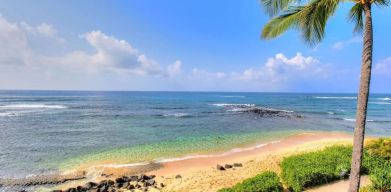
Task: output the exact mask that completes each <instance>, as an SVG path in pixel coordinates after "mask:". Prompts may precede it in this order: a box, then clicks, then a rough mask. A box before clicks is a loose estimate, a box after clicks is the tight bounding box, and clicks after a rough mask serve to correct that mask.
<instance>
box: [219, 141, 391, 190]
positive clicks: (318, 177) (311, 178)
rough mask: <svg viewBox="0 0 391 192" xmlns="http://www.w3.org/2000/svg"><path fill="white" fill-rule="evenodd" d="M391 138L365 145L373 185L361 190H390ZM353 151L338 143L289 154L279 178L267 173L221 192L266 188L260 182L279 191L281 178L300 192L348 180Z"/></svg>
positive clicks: (365, 163) (366, 165)
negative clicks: (320, 148)
mask: <svg viewBox="0 0 391 192" xmlns="http://www.w3.org/2000/svg"><path fill="white" fill-rule="evenodd" d="M390 141H391V139H376V140H371V141H369V142H368V144H367V145H366V147H365V150H364V157H363V167H362V169H361V170H362V174H368V175H369V177H370V180H371V183H372V184H371V185H370V186H367V187H365V188H363V189H361V190H362V191H381V192H386V191H390V190H391V161H390V158H389V157H390V155H391V151H390V145H389V142H390ZM351 154H352V146H349V145H335V146H331V147H327V148H325V149H323V150H320V151H314V152H307V153H302V154H297V155H293V156H288V157H286V158H284V159H283V160H282V162H281V164H280V167H281V174H280V176H281V178H280V179H279V178H278V176H277V175H276V174H275V173H270V172H265V173H262V174H260V175H257V176H256V177H254V178H250V179H247V180H245V181H243V182H242V183H239V184H237V185H235V186H233V187H232V188H226V189H222V190H220V192H246V191H263V189H264V188H260V187H259V186H260V185H264V186H267V187H268V189H273V190H269V191H279V189H280V188H279V187H280V186H281V184H280V181H281V182H282V183H283V184H284V186H285V188H287V189H289V190H290V191H294V192H300V191H303V190H304V189H307V188H311V187H314V186H319V185H322V184H327V183H330V182H333V181H337V180H341V179H345V178H347V177H348V176H349V174H350V168H351ZM262 175H267V176H262ZM272 175H273V176H272ZM271 185H272V186H271ZM248 189H256V190H248ZM277 189H278V190H277Z"/></svg>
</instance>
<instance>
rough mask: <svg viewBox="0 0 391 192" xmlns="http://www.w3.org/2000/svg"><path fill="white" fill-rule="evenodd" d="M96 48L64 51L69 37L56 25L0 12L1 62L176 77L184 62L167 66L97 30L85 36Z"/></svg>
mask: <svg viewBox="0 0 391 192" xmlns="http://www.w3.org/2000/svg"><path fill="white" fill-rule="evenodd" d="M82 37H83V39H84V40H85V41H86V42H87V43H88V45H90V47H91V48H92V50H93V51H92V52H91V51H89V50H88V51H87V50H77V49H76V50H75V49H74V50H71V51H64V50H63V49H61V44H64V43H65V39H63V38H62V37H60V36H58V32H57V30H56V29H55V27H54V26H52V25H50V24H47V23H42V24H39V25H37V26H32V25H29V24H28V23H26V22H21V23H12V22H9V21H7V20H6V19H5V18H4V17H2V16H1V15H0V65H4V64H8V65H11V66H17V65H33V66H34V67H38V68H39V67H41V68H48V67H49V68H50V67H52V68H53V70H56V69H54V68H55V67H54V66H55V65H57V67H58V68H61V70H62V71H69V72H72V73H87V74H91V73H92V74H95V73H100V72H113V73H117V74H125V75H126V74H128V75H129V74H136V75H154V76H162V77H163V76H172V75H176V74H178V73H179V72H180V69H181V65H182V64H181V62H180V61H176V62H175V63H174V64H172V65H169V66H167V69H164V68H163V67H162V66H161V65H160V64H159V63H158V62H156V61H154V60H152V59H150V58H148V57H147V56H146V55H145V54H144V53H140V51H138V50H137V49H135V48H133V47H132V46H131V45H130V44H129V43H128V42H127V41H125V40H121V39H117V38H115V37H113V36H109V35H106V34H105V33H103V32H101V31H99V30H96V31H91V32H88V33H85V34H84V35H82Z"/></svg>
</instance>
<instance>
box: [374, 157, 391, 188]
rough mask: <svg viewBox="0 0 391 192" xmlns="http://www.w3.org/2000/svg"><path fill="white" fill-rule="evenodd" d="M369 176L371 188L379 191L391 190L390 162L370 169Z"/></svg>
mask: <svg viewBox="0 0 391 192" xmlns="http://www.w3.org/2000/svg"><path fill="white" fill-rule="evenodd" d="M369 178H370V179H371V181H372V186H373V188H375V189H377V190H379V191H391V163H389V162H388V163H384V164H382V165H380V166H379V167H376V168H375V169H373V170H371V172H370V175H369Z"/></svg>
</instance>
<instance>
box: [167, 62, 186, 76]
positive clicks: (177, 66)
mask: <svg viewBox="0 0 391 192" xmlns="http://www.w3.org/2000/svg"><path fill="white" fill-rule="evenodd" d="M181 70H182V62H181V61H180V60H177V61H175V63H174V64H171V65H168V66H167V75H168V76H175V75H178V74H180V73H181Z"/></svg>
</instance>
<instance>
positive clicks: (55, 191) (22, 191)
mask: <svg viewBox="0 0 391 192" xmlns="http://www.w3.org/2000/svg"><path fill="white" fill-rule="evenodd" d="M20 192H27V191H26V190H21V191H20ZM52 192H62V190H58V189H57V190H53V191H52Z"/></svg>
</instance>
